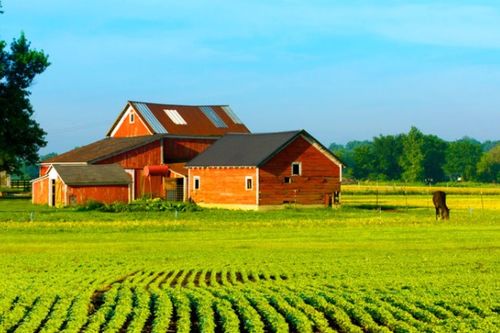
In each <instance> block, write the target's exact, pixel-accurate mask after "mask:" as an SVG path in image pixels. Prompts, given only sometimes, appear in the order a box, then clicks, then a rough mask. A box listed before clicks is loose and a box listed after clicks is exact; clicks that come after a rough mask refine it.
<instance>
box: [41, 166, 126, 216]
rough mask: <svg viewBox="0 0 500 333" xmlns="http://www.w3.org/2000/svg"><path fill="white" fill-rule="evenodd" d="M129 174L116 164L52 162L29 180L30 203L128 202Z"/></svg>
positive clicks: (51, 204)
mask: <svg viewBox="0 0 500 333" xmlns="http://www.w3.org/2000/svg"><path fill="white" fill-rule="evenodd" d="M131 183H132V179H131V176H130V175H129V174H128V173H127V172H126V171H125V170H124V169H123V168H122V167H120V165H118V164H104V165H79V164H77V165H57V164H54V165H52V166H51V167H50V168H49V169H48V170H47V173H46V174H45V175H44V176H42V177H40V178H37V179H35V180H34V181H33V193H32V197H33V199H32V200H33V203H35V204H48V205H49V206H67V205H74V204H84V203H85V202H88V201H99V202H103V203H113V202H129V200H130V198H131V195H132V194H131V192H132V187H131Z"/></svg>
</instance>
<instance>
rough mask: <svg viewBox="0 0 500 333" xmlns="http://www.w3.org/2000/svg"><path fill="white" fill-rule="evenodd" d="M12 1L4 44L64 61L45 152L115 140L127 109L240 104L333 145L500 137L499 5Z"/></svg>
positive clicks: (53, 89) (271, 127)
mask: <svg viewBox="0 0 500 333" xmlns="http://www.w3.org/2000/svg"><path fill="white" fill-rule="evenodd" d="M1 2H2V5H3V11H4V14H3V15H0V39H2V40H5V41H7V42H8V43H10V42H11V41H12V40H13V39H14V38H16V37H18V36H19V34H20V33H21V31H24V33H25V34H26V37H27V38H28V40H29V41H31V46H32V47H33V48H35V49H38V50H43V51H44V52H45V53H47V54H48V55H49V60H50V62H51V65H50V67H49V68H48V69H47V70H46V71H45V72H44V73H42V74H41V75H40V76H38V77H37V78H36V80H35V82H34V84H33V86H32V87H31V92H32V95H31V101H32V104H33V106H34V109H35V119H36V120H37V121H38V122H39V123H40V125H41V126H42V128H44V129H45V131H46V132H47V137H46V139H47V141H48V144H47V147H45V148H43V149H42V150H41V153H42V154H45V153H48V152H57V153H61V152H64V151H67V150H69V149H72V148H74V147H75V146H82V145H85V144H88V143H90V142H93V141H96V140H98V139H101V138H103V137H104V136H105V134H106V132H107V130H108V129H109V127H110V126H111V125H112V123H113V122H114V120H115V119H116V117H117V116H118V114H119V113H120V112H121V111H122V109H123V108H124V106H125V104H126V102H127V101H128V100H137V101H146V102H156V103H165V104H190V105H191V104H194V105H200V104H201V105H203V104H205V105H206V104H229V105H230V106H231V107H232V109H233V110H234V111H235V112H236V113H237V114H238V115H239V117H240V118H241V119H242V120H243V121H244V122H245V124H246V125H247V127H249V129H250V130H251V131H252V132H270V131H285V130H295V129H305V130H307V131H308V132H309V133H311V134H312V135H313V136H315V137H316V138H317V139H319V140H320V141H321V142H322V143H323V144H325V145H329V144H330V143H332V142H335V143H341V144H345V143H346V142H348V141H351V140H364V139H371V138H373V137H374V136H378V135H380V134H383V135H387V134H398V133H403V132H408V130H409V129H410V127H411V126H416V127H417V128H419V129H420V130H421V131H422V132H424V133H426V134H435V135H438V136H440V137H442V138H444V139H446V140H456V139H459V138H461V137H463V136H470V137H474V138H476V139H478V140H481V141H484V140H488V139H490V140H495V139H499V137H500V136H499V133H500V93H499V87H500V2H498V1H460V0H455V1H439V0H436V1H426V0H420V1H389V0H379V1H362V0H350V1H347V0H346V1H335V0H323V1H316V0H305V1H293V0H287V1H285V0H276V1H272V0H267V1H260V0H253V1H219V0H212V1H190V0H185V1H168V0H141V1H139V0H86V1H67V0H44V1H39V0H22V1H19V0H2V1H1Z"/></svg>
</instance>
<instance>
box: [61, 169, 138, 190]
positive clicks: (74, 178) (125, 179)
mask: <svg viewBox="0 0 500 333" xmlns="http://www.w3.org/2000/svg"><path fill="white" fill-rule="evenodd" d="M53 167H54V169H56V171H57V173H58V174H59V176H60V177H61V179H62V180H63V182H64V183H65V184H66V185H73V186H76V185H80V186H88V185H128V184H130V183H131V182H132V180H131V178H130V176H129V175H128V174H127V173H126V172H125V170H123V168H122V167H121V166H119V165H118V164H102V165H54V166H53Z"/></svg>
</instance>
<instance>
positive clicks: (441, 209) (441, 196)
mask: <svg viewBox="0 0 500 333" xmlns="http://www.w3.org/2000/svg"><path fill="white" fill-rule="evenodd" d="M432 202H433V203H434V207H436V220H437V219H438V216H439V217H440V218H441V219H442V220H448V219H449V218H450V210H449V208H448V207H447V206H446V193H445V192H443V191H436V192H434V193H433V194H432Z"/></svg>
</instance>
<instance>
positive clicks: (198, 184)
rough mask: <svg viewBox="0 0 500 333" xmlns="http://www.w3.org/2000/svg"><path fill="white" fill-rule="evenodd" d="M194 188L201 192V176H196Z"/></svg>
mask: <svg viewBox="0 0 500 333" xmlns="http://www.w3.org/2000/svg"><path fill="white" fill-rule="evenodd" d="M193 188H194V189H195V190H199V189H200V176H194V183H193Z"/></svg>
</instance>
